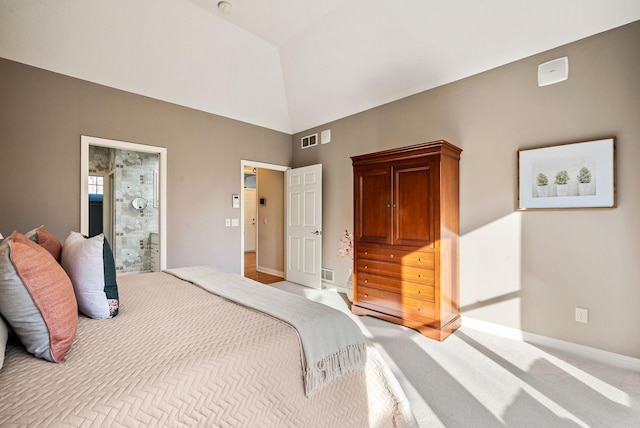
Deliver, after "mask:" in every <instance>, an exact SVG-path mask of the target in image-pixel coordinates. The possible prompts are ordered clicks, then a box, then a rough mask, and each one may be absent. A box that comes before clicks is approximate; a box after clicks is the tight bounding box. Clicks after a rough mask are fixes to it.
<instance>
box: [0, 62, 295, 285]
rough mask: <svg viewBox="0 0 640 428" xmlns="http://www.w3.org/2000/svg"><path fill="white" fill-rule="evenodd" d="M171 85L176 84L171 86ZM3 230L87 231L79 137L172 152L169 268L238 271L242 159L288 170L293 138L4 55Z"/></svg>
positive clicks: (0, 85)
mask: <svg viewBox="0 0 640 428" xmlns="http://www.w3.org/2000/svg"><path fill="white" fill-rule="evenodd" d="M167 84H171V82H167ZM0 94H1V95H0V160H1V161H2V167H0V197H1V200H0V233H2V234H4V235H8V234H9V233H10V232H11V231H12V230H13V229H17V230H19V231H22V232H26V231H28V230H30V229H32V228H34V227H37V226H39V225H41V224H45V226H46V227H47V228H48V229H49V230H51V231H52V232H53V233H54V234H55V235H56V236H57V237H58V239H60V240H63V239H65V238H66V236H67V235H68V233H69V231H71V230H78V229H79V227H80V135H90V136H95V137H102V138H108V139H113V140H121V141H128V142H134V143H140V144H148V145H154V146H161V147H166V148H167V159H168V167H167V169H168V182H169V183H168V188H167V198H168V205H167V227H168V231H167V244H168V252H167V256H168V257H167V262H168V266H169V267H177V266H184V265H194V264H206V265H213V266H219V267H223V268H225V269H227V270H232V271H236V272H239V270H240V227H229V228H227V227H225V218H238V219H239V218H240V212H239V210H237V209H234V208H232V206H231V195H232V194H234V193H236V194H237V193H240V191H241V183H240V179H239V174H240V161H241V160H243V159H245V160H257V161H261V162H267V163H273V164H280V165H288V164H290V161H291V136H290V135H287V134H283V133H280V132H275V131H270V130H267V129H265V128H260V127H257V126H253V125H248V124H245V123H241V122H238V121H234V120H230V119H226V118H223V117H219V116H215V115H211V114H207V113H203V112H199V111H196V110H191V109H188V108H184V107H179V106H176V105H173V104H169V103H165V102H161V101H157V100H153V99H150V98H145V97H142V96H138V95H134V94H131V93H127V92H123V91H119V90H116V89H112V88H107V87H104V86H100V85H96V84H92V83H88V82H85V81H81V80H78V79H74V78H71V77H66V76H62V75H59V74H55V73H51V72H47V71H43V70H40V69H37V68H34V67H29V66H26V65H22V64H19V63H16V62H12V61H8V60H4V59H0Z"/></svg>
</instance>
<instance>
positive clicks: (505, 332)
mask: <svg viewBox="0 0 640 428" xmlns="http://www.w3.org/2000/svg"><path fill="white" fill-rule="evenodd" d="M462 326H463V327H469V328H472V329H474V330H480V331H485V332H487V333H491V334H495V335H496V336H501V337H506V338H508V339H513V340H519V341H522V342H527V343H531V344H532V345H539V346H544V347H547V348H551V349H556V350H558V351H562V352H566V353H568V354H573V355H576V356H580V357H585V358H588V359H590V360H593V361H597V362H600V363H603V364H608V365H610V366H614V367H619V368H622V369H625V370H632V371H635V372H640V359H638V358H633V357H628V356H626V355H621V354H616V353H614V352H609V351H603V350H602V349H596V348H591V347H589V346H584V345H579V344H577V343H573V342H567V341H565V340H560V339H554V338H552V337H547V336H542V335H539V334H534V333H528V332H526V331H522V330H518V329H516V328H512V327H505V326H501V325H499V324H494V323H490V322H487V321H481V320H477V319H474V318H469V317H465V316H463V317H462Z"/></svg>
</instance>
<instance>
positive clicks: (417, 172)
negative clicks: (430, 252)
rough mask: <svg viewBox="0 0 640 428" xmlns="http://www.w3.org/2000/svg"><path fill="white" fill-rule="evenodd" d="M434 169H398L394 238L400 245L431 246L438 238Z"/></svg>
mask: <svg viewBox="0 0 640 428" xmlns="http://www.w3.org/2000/svg"><path fill="white" fill-rule="evenodd" d="M431 176H432V166H431V163H430V162H429V163H427V164H426V165H424V164H423V165H422V166H409V167H396V168H395V171H394V214H395V221H394V228H393V231H394V236H393V243H394V244H397V245H412V246H430V245H431V244H432V243H433V239H434V236H433V234H434V230H433V223H434V218H433V216H434V204H433V202H432V179H431Z"/></svg>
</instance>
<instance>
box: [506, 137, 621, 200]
mask: <svg viewBox="0 0 640 428" xmlns="http://www.w3.org/2000/svg"><path fill="white" fill-rule="evenodd" d="M615 145H616V144H615V138H613V137H611V138H605V139H602V140H594V141H584V142H579V143H569V144H561V145H556V146H549V147H540V148H535V149H527V150H519V151H518V208H519V209H521V210H530V209H565V208H614V207H615V206H616V181H615V169H616V168H615Z"/></svg>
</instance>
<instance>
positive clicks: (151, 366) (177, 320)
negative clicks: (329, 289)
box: [0, 273, 415, 428]
mask: <svg viewBox="0 0 640 428" xmlns="http://www.w3.org/2000/svg"><path fill="white" fill-rule="evenodd" d="M119 289H120V290H119V291H120V301H121V306H120V314H119V315H118V316H117V317H115V318H113V319H108V320H91V319H88V318H84V317H81V319H80V322H79V326H78V334H77V337H76V341H75V343H74V345H73V347H72V348H71V351H70V352H69V353H68V354H67V360H66V362H64V363H60V364H54V363H49V362H47V361H44V360H41V359H38V358H35V357H33V356H31V355H29V354H27V353H26V351H25V350H24V348H23V347H22V346H20V345H19V344H9V345H8V348H7V355H6V358H5V361H4V366H3V367H2V369H1V370H0V426H131V427H137V426H185V427H187V426H188V427H192V426H216V427H240V426H242V427H245V426H246V427H257V426H260V427H272V426H273V427H301V426H306V427H367V426H369V427H381V428H382V427H385V428H386V427H394V426H396V427H402V426H413V425H415V420H414V419H413V416H412V415H411V413H410V412H409V411H407V408H408V407H407V403H406V398H404V396H403V394H402V393H401V392H400V391H397V390H396V389H395V388H396V383H394V380H393V379H390V378H389V376H390V375H389V370H388V369H387V368H386V366H385V365H384V363H383V362H382V360H381V359H380V358H379V356H378V355H377V352H376V351H375V349H374V348H373V347H369V348H368V350H367V362H366V366H365V369H364V370H355V371H352V372H349V373H346V374H345V375H343V376H341V377H339V378H338V379H336V380H335V381H333V382H330V383H328V384H327V385H325V386H324V387H323V388H321V389H320V390H319V391H318V392H316V393H315V394H314V395H312V396H311V397H307V396H306V395H305V388H304V381H303V366H302V348H301V343H300V338H299V336H298V334H297V332H296V330H295V329H293V328H292V327H291V326H290V325H288V324H286V323H284V322H282V321H280V320H277V319H275V318H273V317H271V316H268V315H265V314H263V313H261V312H259V311H256V310H254V309H249V308H246V307H243V306H240V305H237V304H235V303H232V302H230V301H228V300H226V299H224V298H221V297H218V296H215V295H213V294H211V293H209V292H207V291H205V290H202V289H201V288H198V287H195V286H193V285H192V284H190V283H187V282H185V281H182V280H179V279H177V278H175V277H174V276H171V275H168V274H166V273H149V274H139V275H130V276H124V277H121V278H119Z"/></svg>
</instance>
